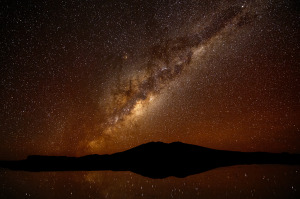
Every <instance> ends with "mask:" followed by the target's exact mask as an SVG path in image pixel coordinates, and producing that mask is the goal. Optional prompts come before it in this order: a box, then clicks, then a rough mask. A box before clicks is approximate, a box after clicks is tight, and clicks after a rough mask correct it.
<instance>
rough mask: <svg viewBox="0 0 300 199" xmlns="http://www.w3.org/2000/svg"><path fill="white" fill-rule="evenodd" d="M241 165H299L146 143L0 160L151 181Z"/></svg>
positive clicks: (280, 158)
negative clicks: (116, 150) (99, 151)
mask: <svg viewBox="0 0 300 199" xmlns="http://www.w3.org/2000/svg"><path fill="white" fill-rule="evenodd" d="M242 164H289V165H296V164H300V155H299V154H288V153H280V154H275V153H263V152H254V153H245V152H235V151H223V150H215V149H209V148H205V147H200V146H196V145H190V144H184V143H181V142H174V143H170V144H166V143H162V142H150V143H147V144H142V145H140V146H137V147H135V148H132V149H129V150H127V151H124V152H120V153H115V154H112V155H88V156H83V157H79V158H76V157H66V156H36V155H35V156H28V158H27V159H26V160H20V161H0V167H3V168H8V169H13V170H25V171H77V170H85V171H91V170H113V171H132V172H135V173H138V174H141V175H143V176H147V177H151V178H165V177H168V176H176V177H185V176H188V175H192V174H196V173H201V172H204V171H207V170H210V169H214V168H217V167H224V166H232V165H242Z"/></svg>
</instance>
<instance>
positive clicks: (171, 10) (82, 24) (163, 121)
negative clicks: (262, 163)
mask: <svg viewBox="0 0 300 199" xmlns="http://www.w3.org/2000/svg"><path fill="white" fill-rule="evenodd" d="M0 20H1V29H0V31H1V40H0V50H1V59H0V60H1V63H0V64H1V66H0V67H1V73H0V74H1V82H0V86H1V111H0V112H1V115H0V119H1V122H0V129H1V134H0V157H1V159H19V158H25V157H26V156H27V155H29V154H41V155H69V156H80V155H86V154H91V153H98V154H104V153H114V152H117V151H122V150H126V149H128V148H131V147H133V146H137V145H140V144H143V143H146V142H150V141H163V142H173V141H181V142H185V143H190V144H196V145H201V146H205V147H210V148H216V149H224V150H239V151H268V152H283V151H287V152H297V153H300V148H299V141H300V132H299V128H300V120H299V118H300V109H299V105H300V104H299V102H300V93H299V92H300V89H299V77H300V66H299V4H298V3H297V2H296V1H292V0H291V1H275V0H274V1H273V0H271V1H265V0H260V1H259V0H257V1H256V0H254V1H246V0H245V1H234V0H233V1H226V2H225V1H179V0H171V1H141V0H136V1H118V0H114V1H62V2H51V1H30V2H23V1H19V2H10V1H7V2H6V3H4V4H3V5H1V12H0Z"/></svg>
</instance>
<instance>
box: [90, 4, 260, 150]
mask: <svg viewBox="0 0 300 199" xmlns="http://www.w3.org/2000/svg"><path fill="white" fill-rule="evenodd" d="M255 17H256V16H255V15H254V14H252V13H251V12H249V9H247V8H246V6H245V5H244V4H241V5H239V6H232V7H230V8H228V9H224V10H221V11H220V12H219V13H215V14H214V15H213V16H212V19H210V23H209V24H207V25H206V26H204V27H202V28H201V30H200V31H199V32H197V33H193V34H190V35H185V36H181V37H175V38H172V39H168V40H166V41H162V42H161V43H160V44H157V45H154V46H152V47H150V50H149V51H148V62H147V63H146V65H145V67H144V68H145V72H144V74H143V76H142V77H134V78H133V80H132V79H130V80H127V81H126V82H127V83H128V86H127V87H126V90H118V89H117V92H114V93H113V94H112V95H113V98H114V100H112V104H111V105H110V106H108V110H107V112H108V114H109V118H108V121H107V122H106V123H105V124H104V125H103V126H104V129H103V131H102V132H100V133H101V134H102V135H101V138H100V140H101V141H102V142H103V134H104V136H105V135H113V134H114V133H115V132H114V131H117V130H118V128H115V127H116V126H117V125H120V123H121V124H124V123H125V124H126V122H127V120H131V119H132V117H134V116H135V115H138V113H137V112H141V111H142V110H141V109H146V107H147V106H148V105H149V103H151V102H152V101H153V98H154V97H155V96H156V95H159V94H160V93H161V92H163V89H164V88H165V87H166V86H168V85H169V84H170V82H172V81H175V80H176V79H177V78H180V76H181V74H182V73H183V72H185V71H190V70H189V69H190V65H191V62H192V58H194V57H195V56H194V55H195V52H198V51H199V49H200V50H201V49H203V48H204V47H206V48H207V47H209V45H210V44H211V43H214V42H216V38H217V37H218V36H220V35H222V34H224V32H226V31H227V32H228V31H236V29H237V28H241V27H242V26H243V25H246V24H249V23H251V22H252V21H253V20H254V19H255ZM198 56H199V55H198ZM127 58H128V57H127V55H125V57H123V59H127ZM200 67H201V66H200ZM90 146H92V147H96V148H99V146H100V147H101V143H99V142H97V141H95V140H94V141H92V142H91V143H90Z"/></svg>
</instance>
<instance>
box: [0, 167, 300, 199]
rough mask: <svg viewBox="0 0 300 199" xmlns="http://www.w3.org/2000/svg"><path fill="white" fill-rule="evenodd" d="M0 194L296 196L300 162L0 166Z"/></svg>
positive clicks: (298, 184)
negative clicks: (181, 167) (160, 172)
mask: <svg viewBox="0 0 300 199" xmlns="http://www.w3.org/2000/svg"><path fill="white" fill-rule="evenodd" d="M0 198H2V199H4V198H43V199H46V198H234V199H236V198H300V166H283V165H249V166H233V167H225V168H218V169H214V170H211V171H208V172H204V173H200V174H197V175H192V176H188V177H186V178H175V177H169V178H165V179H151V178H147V177H143V176H140V175H137V174H135V173H131V172H113V171H79V172H74V171H70V172H39V173H32V172H24V171H10V170H4V169H2V170H0Z"/></svg>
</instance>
